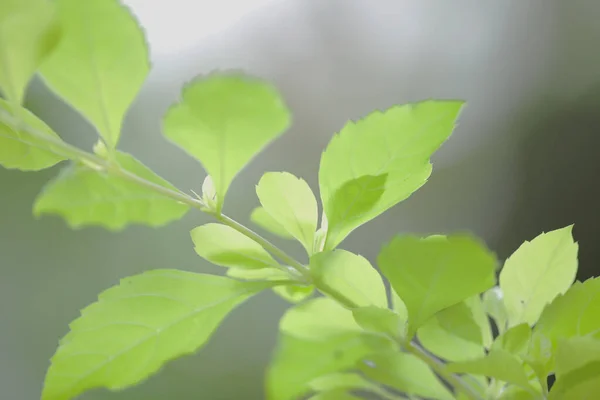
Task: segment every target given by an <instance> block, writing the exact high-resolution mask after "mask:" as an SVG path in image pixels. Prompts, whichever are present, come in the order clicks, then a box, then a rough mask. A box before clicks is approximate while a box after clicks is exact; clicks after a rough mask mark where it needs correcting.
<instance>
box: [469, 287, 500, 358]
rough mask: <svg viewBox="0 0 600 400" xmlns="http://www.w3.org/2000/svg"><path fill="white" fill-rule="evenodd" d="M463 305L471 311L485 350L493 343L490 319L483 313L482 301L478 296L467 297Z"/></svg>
mask: <svg viewBox="0 0 600 400" xmlns="http://www.w3.org/2000/svg"><path fill="white" fill-rule="evenodd" d="M465 304H466V305H467V307H469V309H470V310H471V313H472V314H473V319H474V320H475V323H476V324H477V325H478V326H479V329H480V331H481V339H482V343H483V345H484V347H485V348H489V347H490V346H491V345H492V342H493V341H494V338H493V335H492V327H491V324H490V317H489V316H488V315H487V313H486V312H485V308H484V306H483V300H482V298H481V296H480V295H476V296H472V297H469V298H468V299H467V300H465Z"/></svg>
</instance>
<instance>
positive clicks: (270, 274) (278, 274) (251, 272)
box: [226, 267, 290, 281]
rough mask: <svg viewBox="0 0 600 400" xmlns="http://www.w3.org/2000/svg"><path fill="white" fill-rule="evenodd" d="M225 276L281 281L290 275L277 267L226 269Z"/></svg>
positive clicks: (251, 279)
mask: <svg viewBox="0 0 600 400" xmlns="http://www.w3.org/2000/svg"><path fill="white" fill-rule="evenodd" d="M226 274H227V276H229V277H230V278H235V279H241V280H245V281H281V280H288V279H290V275H289V274H288V273H287V272H286V271H284V270H281V269H279V268H259V269H248V268H236V267H231V268H228V269H227V272H226Z"/></svg>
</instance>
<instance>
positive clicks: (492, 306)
mask: <svg viewBox="0 0 600 400" xmlns="http://www.w3.org/2000/svg"><path fill="white" fill-rule="evenodd" d="M503 298H504V295H503V294H502V289H500V287H499V286H494V287H493V288H491V289H490V290H488V291H486V292H485V293H484V294H483V307H484V309H485V312H486V313H488V314H489V316H490V317H492V319H493V320H494V323H495V324H496V327H497V328H498V331H499V332H504V331H505V330H506V328H507V324H508V314H507V312H506V306H505V305H504V301H503Z"/></svg>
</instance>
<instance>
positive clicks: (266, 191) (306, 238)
mask: <svg viewBox="0 0 600 400" xmlns="http://www.w3.org/2000/svg"><path fill="white" fill-rule="evenodd" d="M256 194H257V195H258V198H259V200H260V203H261V204H262V206H263V208H264V210H265V211H266V212H267V213H268V214H269V215H270V216H271V217H272V218H273V219H274V220H275V221H277V223H278V224H279V225H281V226H282V227H283V228H284V229H285V230H286V231H287V232H288V233H289V234H290V235H291V236H293V237H294V238H296V239H297V240H298V241H299V242H300V243H302V245H303V246H304V248H305V249H306V251H307V253H308V254H312V252H313V242H314V236H315V231H316V230H317V222H318V219H319V209H318V206H317V199H316V198H315V195H314V194H313V192H312V190H311V189H310V186H308V184H307V183H306V182H305V181H304V180H303V179H299V178H296V177H295V176H294V175H292V174H290V173H288V172H267V173H266V174H264V175H263V177H262V178H261V180H260V181H259V182H258V185H257V187H256Z"/></svg>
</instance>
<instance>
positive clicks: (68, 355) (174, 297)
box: [42, 270, 269, 400]
mask: <svg viewBox="0 0 600 400" xmlns="http://www.w3.org/2000/svg"><path fill="white" fill-rule="evenodd" d="M268 286H269V284H267V283H264V282H262V283H258V282H239V281H234V280H232V279H229V278H225V277H220V276H214V275H203V274H196V273H191V272H184V271H177V270H154V271H148V272H145V273H143V274H141V275H137V276H133V277H130V278H126V279H123V280H122V281H121V283H120V285H118V286H115V287H113V288H111V289H108V290H107V291H105V292H104V293H102V294H100V296H99V298H98V302H96V303H94V304H92V305H90V306H89V307H87V308H85V309H84V310H83V311H82V312H81V314H82V316H81V317H80V318H78V319H77V320H75V321H73V322H72V323H71V325H70V328H71V330H70V332H69V333H68V334H67V336H65V337H64V338H63V339H62V340H61V342H60V345H59V347H58V350H57V351H56V353H55V355H54V356H53V357H52V365H51V366H50V368H49V369H48V373H47V375H46V381H45V383H44V391H43V394H42V400H69V399H72V398H74V397H76V396H78V395H79V394H81V393H83V392H85V391H87V390H89V389H93V388H98V387H106V388H108V389H111V390H120V389H124V388H126V387H129V386H132V385H135V384H137V383H140V382H141V381H143V380H144V379H146V378H148V377H149V376H151V375H152V374H154V373H155V372H156V371H158V369H159V368H160V367H161V366H162V365H163V364H164V363H166V362H167V361H170V360H172V359H174V358H177V357H179V356H182V355H184V354H190V353H193V352H195V351H197V350H198V349H199V348H200V347H202V345H204V344H205V343H206V342H207V341H208V340H209V338H210V337H211V335H212V334H213V332H214V331H215V329H216V328H217V327H218V325H219V324H220V322H221V321H222V320H223V319H224V318H225V317H226V315H227V314H228V313H229V312H230V311H231V310H233V309H234V308H235V307H236V306H237V305H239V304H240V303H242V302H243V301H245V300H246V299H248V298H249V297H250V296H252V295H254V294H256V293H258V292H259V291H261V290H262V289H265V288H266V287H268Z"/></svg>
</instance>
